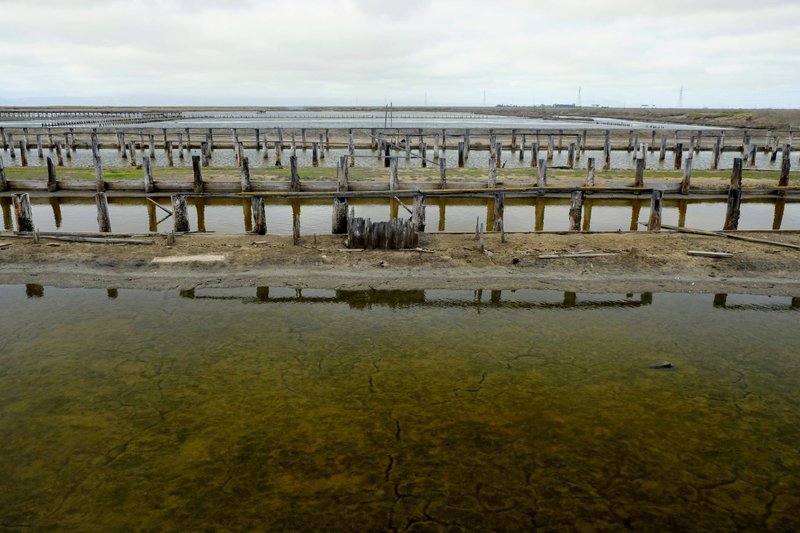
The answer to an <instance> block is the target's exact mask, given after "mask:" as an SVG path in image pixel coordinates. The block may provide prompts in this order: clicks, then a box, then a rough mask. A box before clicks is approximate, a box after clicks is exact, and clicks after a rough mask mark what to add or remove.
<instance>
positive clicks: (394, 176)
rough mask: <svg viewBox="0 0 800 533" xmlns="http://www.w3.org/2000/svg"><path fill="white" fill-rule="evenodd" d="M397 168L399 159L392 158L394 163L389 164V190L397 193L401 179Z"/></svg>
mask: <svg viewBox="0 0 800 533" xmlns="http://www.w3.org/2000/svg"><path fill="white" fill-rule="evenodd" d="M397 166H398V161H397V157H392V161H391V163H390V164H389V190H390V191H396V190H398V189H399V188H400V179H399V178H398V173H397Z"/></svg>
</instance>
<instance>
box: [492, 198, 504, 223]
mask: <svg viewBox="0 0 800 533" xmlns="http://www.w3.org/2000/svg"><path fill="white" fill-rule="evenodd" d="M505 208H506V195H505V194H504V193H502V192H498V193H495V195H494V223H493V224H492V231H500V232H504V231H505V226H504V224H503V214H504V213H505Z"/></svg>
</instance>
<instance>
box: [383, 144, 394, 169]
mask: <svg viewBox="0 0 800 533" xmlns="http://www.w3.org/2000/svg"><path fill="white" fill-rule="evenodd" d="M391 158H392V147H391V146H390V145H389V143H384V146H383V166H384V168H389V164H390V161H391Z"/></svg>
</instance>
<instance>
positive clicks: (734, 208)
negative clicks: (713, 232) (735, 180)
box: [722, 187, 742, 231]
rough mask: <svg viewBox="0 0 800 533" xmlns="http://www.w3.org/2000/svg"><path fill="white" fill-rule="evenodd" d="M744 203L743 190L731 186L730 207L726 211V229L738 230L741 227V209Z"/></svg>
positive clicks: (729, 193)
mask: <svg viewBox="0 0 800 533" xmlns="http://www.w3.org/2000/svg"><path fill="white" fill-rule="evenodd" d="M741 204H742V190H741V189H739V188H737V187H731V188H730V189H729V190H728V207H727V210H726V212H725V226H724V227H723V228H722V229H723V230H724V231H731V230H736V229H738V228H739V210H740V208H741Z"/></svg>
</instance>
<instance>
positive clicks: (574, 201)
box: [569, 191, 584, 231]
mask: <svg viewBox="0 0 800 533" xmlns="http://www.w3.org/2000/svg"><path fill="white" fill-rule="evenodd" d="M583 195H584V193H583V191H572V196H571V198H570V202H569V229H570V231H580V230H581V214H582V212H583Z"/></svg>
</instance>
